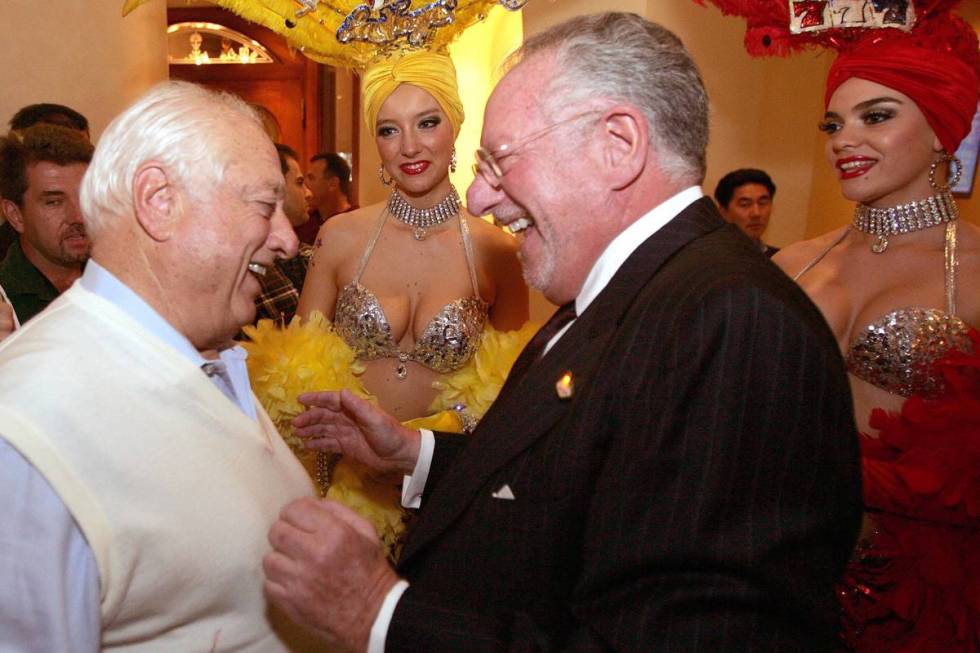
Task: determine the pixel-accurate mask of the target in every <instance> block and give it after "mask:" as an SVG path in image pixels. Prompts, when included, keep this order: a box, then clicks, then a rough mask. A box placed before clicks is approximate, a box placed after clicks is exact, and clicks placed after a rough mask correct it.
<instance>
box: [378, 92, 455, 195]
mask: <svg viewBox="0 0 980 653" xmlns="http://www.w3.org/2000/svg"><path fill="white" fill-rule="evenodd" d="M375 140H376V142H377V144H378V153H379V154H380V155H381V163H382V164H383V165H384V167H385V170H386V171H387V173H388V174H389V175H391V177H392V178H393V179H394V180H395V183H396V184H397V185H398V188H399V190H401V191H402V193H403V194H404V195H405V196H406V197H407V198H408V199H409V201H412V200H413V199H414V200H417V201H413V202H412V203H413V204H417V205H418V206H421V207H425V206H432V205H434V204H435V203H436V202H438V201H439V200H441V199H442V198H443V197H444V196H445V195H446V193H448V192H449V176H448V175H449V162H450V159H451V158H452V149H453V128H452V125H451V124H450V123H449V120H448V119H447V118H446V114H445V113H443V111H442V109H441V108H440V107H439V103H438V102H436V100H435V98H434V97H432V95H430V94H429V93H428V91H426V90H424V89H422V88H419V87H418V86H412V85H411V84H402V85H401V86H399V87H398V88H396V89H395V90H394V91H393V92H392V94H391V95H389V96H388V99H387V100H385V102H384V104H383V105H381V111H379V112H378V122H377V128H376V131H375Z"/></svg>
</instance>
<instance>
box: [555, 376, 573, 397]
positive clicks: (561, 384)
mask: <svg viewBox="0 0 980 653" xmlns="http://www.w3.org/2000/svg"><path fill="white" fill-rule="evenodd" d="M555 392H556V393H557V394H558V398H559V399H571V398H572V394H573V393H574V392H575V383H574V381H572V371H571V370H568V371H566V372H565V373H564V374H562V375H561V378H560V379H558V380H557V381H556V382H555Z"/></svg>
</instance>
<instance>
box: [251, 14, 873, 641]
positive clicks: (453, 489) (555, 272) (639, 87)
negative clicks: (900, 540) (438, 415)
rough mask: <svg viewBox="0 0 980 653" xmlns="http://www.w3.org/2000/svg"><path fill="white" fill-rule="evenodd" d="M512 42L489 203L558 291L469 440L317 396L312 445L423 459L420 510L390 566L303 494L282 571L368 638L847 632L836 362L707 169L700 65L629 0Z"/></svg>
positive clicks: (316, 608) (855, 478)
mask: <svg viewBox="0 0 980 653" xmlns="http://www.w3.org/2000/svg"><path fill="white" fill-rule="evenodd" d="M520 56H521V58H520V60H519V62H518V63H517V65H516V66H515V67H514V68H512V69H511V70H510V72H509V73H507V75H506V76H505V77H504V78H503V80H502V81H501V82H500V84H499V85H498V86H497V89H496V90H495V91H494V93H493V95H492V97H491V99H490V101H489V103H488V105H487V111H486V119H485V123H484V129H483V138H482V144H483V149H482V150H481V151H480V153H479V165H478V168H479V174H478V175H477V178H476V180H475V182H474V183H473V185H472V186H471V187H470V189H469V193H468V200H469V207H470V210H471V211H473V212H474V213H477V214H485V213H493V215H494V216H495V217H496V219H497V220H498V221H499V222H501V223H504V224H507V225H509V226H510V227H511V229H513V230H514V231H516V232H519V233H520V236H519V237H520V238H521V239H522V244H521V259H522V265H523V267H524V272H525V277H526V279H527V280H528V281H529V283H531V284H532V285H534V286H535V287H537V288H539V289H540V290H541V291H542V292H543V293H544V294H545V296H546V297H548V299H550V300H551V301H553V302H554V303H556V304H560V305H562V308H561V309H559V311H558V313H557V314H556V317H555V318H553V319H552V320H551V321H550V322H549V323H548V324H546V325H545V327H544V328H543V329H542V334H539V335H541V337H536V338H535V339H534V340H533V341H532V342H531V344H529V345H528V347H527V349H525V351H524V352H523V353H522V354H521V356H520V358H519V359H518V360H517V362H516V363H515V365H514V369H513V370H512V371H511V374H510V377H509V378H508V381H507V383H506V384H505V386H504V388H503V389H502V391H501V393H500V396H499V397H498V399H497V401H496V402H495V404H494V405H493V407H492V408H491V409H490V411H489V412H488V413H487V414H486V416H485V417H484V418H483V421H482V422H481V423H480V425H479V426H478V427H477V429H476V431H475V433H474V434H473V436H472V438H471V439H469V440H467V439H465V438H462V437H459V436H443V435H440V434H435V436H434V437H433V436H432V435H431V434H428V433H421V434H420V433H419V432H416V431H409V430H407V429H404V428H402V427H401V426H400V425H399V424H398V423H397V422H395V421H394V420H393V419H392V418H390V417H388V416H387V415H384V414H383V413H381V412H379V411H378V410H376V409H374V407H373V406H371V405H370V404H368V403H366V402H363V401H361V400H359V399H357V398H356V397H354V396H352V395H350V394H349V393H347V392H344V393H342V394H335V393H317V394H314V395H309V396H306V397H304V398H303V400H304V402H305V403H307V404H309V405H310V406H312V408H311V409H310V410H309V411H308V412H307V413H305V414H304V415H303V416H301V417H300V418H298V419H297V421H296V423H297V426H299V427H300V428H299V432H300V433H301V434H302V435H305V436H308V437H311V438H312V440H311V445H312V446H319V447H323V448H327V449H331V450H336V451H342V452H343V453H345V454H348V455H353V456H355V457H357V458H359V459H361V460H363V461H365V462H366V463H367V464H369V465H371V466H373V467H374V468H376V469H378V470H379V471H380V472H396V473H408V474H410V476H409V477H408V478H407V479H406V485H405V488H404V494H405V496H404V499H405V501H406V503H407V504H409V505H411V504H412V503H413V502H415V501H416V500H417V499H419V498H420V503H421V511H420V513H419V519H418V522H417V524H416V527H415V528H414V530H413V531H412V532H411V534H410V535H409V538H408V541H407V543H406V544H405V547H404V549H403V552H402V555H401V559H400V561H399V564H398V568H397V574H396V572H395V570H393V569H391V567H390V566H389V565H387V564H386V563H385V561H384V557H383V553H382V552H381V548H380V547H379V545H378V543H377V539H376V536H375V535H374V533H372V529H371V528H370V526H368V525H367V523H366V522H364V521H363V520H361V519H360V518H358V517H356V516H355V515H353V513H352V512H350V511H349V510H347V509H345V508H344V507H342V506H340V505H338V504H335V503H331V502H319V501H315V500H312V499H310V500H301V501H298V502H295V503H293V504H291V505H290V506H288V507H287V508H285V509H284V511H283V513H282V516H281V519H280V521H279V522H277V524H276V525H275V526H273V528H272V529H271V531H270V534H269V539H270V542H271V543H272V545H273V548H274V551H273V552H272V553H271V554H269V555H268V556H267V557H266V559H265V569H266V574H267V583H266V591H267V593H268V594H269V596H270V597H271V598H272V599H273V600H274V601H275V602H277V603H279V604H280V605H281V606H282V607H284V608H285V609H286V610H287V611H288V612H289V613H290V614H291V616H292V617H293V618H294V619H296V620H297V621H300V622H301V623H304V624H306V625H307V626H309V627H312V628H314V629H316V630H318V631H319V632H321V633H323V634H325V635H327V636H329V637H331V638H333V639H335V640H337V641H339V642H340V643H342V644H343V645H344V646H346V647H348V648H350V649H352V650H357V651H362V650H372V651H373V650H388V651H499V650H518V651H526V650H527V651H529V650H561V651H570V650H589V651H593V650H608V649H611V650H623V651H625V650H632V651H658V652H662V651H683V652H685V653H689V652H690V651H712V652H717V651H804V650H806V651H809V650H829V649H831V648H832V646H833V644H834V635H835V631H836V608H835V605H834V597H833V583H834V580H835V578H836V577H837V576H838V574H839V573H840V571H841V570H842V569H843V566H844V563H845V561H846V560H847V558H848V556H849V554H850V552H851V548H852V545H853V544H854V541H855V537H856V533H857V527H858V524H859V519H860V487H859V486H860V478H859V467H858V459H857V437H856V431H855V427H854V420H853V417H852V409H851V404H850V399H849V397H850V394H849V391H848V387H847V381H846V378H845V373H844V367H843V363H842V361H841V358H840V355H839V353H838V349H837V346H836V343H835V342H834V338H833V336H832V335H831V333H830V331H829V330H828V328H827V327H826V325H825V323H824V321H823V319H822V318H821V317H820V314H819V312H818V311H817V310H816V308H815V307H814V306H813V305H812V304H811V303H810V302H809V301H808V300H807V298H806V297H805V296H804V295H803V293H802V292H801V291H800V290H799V289H798V288H797V287H796V286H795V285H794V284H793V283H792V282H791V281H790V280H789V279H788V278H787V277H785V276H784V275H783V274H781V273H780V272H779V271H778V270H777V269H776V268H775V267H774V266H773V265H772V264H771V263H770V262H769V261H768V260H767V259H765V258H763V257H760V256H759V255H758V252H756V251H755V250H754V248H753V246H752V243H751V242H749V241H748V240H747V239H745V238H744V237H742V236H741V235H739V234H738V233H737V231H736V230H735V227H733V226H726V224H725V223H724V222H723V221H722V219H721V218H720V217H719V216H718V214H717V211H716V210H715V208H714V205H713V203H712V202H711V200H710V199H708V198H705V197H703V194H702V192H701V189H700V188H699V187H698V184H699V183H700V181H701V179H702V178H703V173H704V152H705V145H706V143H707V98H706V96H705V92H704V88H703V85H702V82H701V79H700V76H699V74H698V71H697V69H696V67H695V66H694V64H693V62H692V61H691V59H690V57H689V55H688V54H687V52H686V51H685V50H684V48H683V46H682V44H681V43H680V41H678V40H677V38H676V37H675V36H674V35H673V34H671V33H670V32H668V31H667V30H665V29H663V28H661V27H660V26H658V25H654V24H652V23H649V22H647V21H646V20H644V19H642V18H640V17H638V16H636V15H633V14H599V15H595V16H588V17H581V18H577V19H573V20H572V21H569V22H568V23H565V24H563V25H560V26H558V27H555V28H553V29H552V30H549V31H548V32H546V33H543V34H540V35H538V36H535V37H533V38H532V39H530V40H529V41H528V42H527V43H526V44H525V45H524V47H523V48H522V51H521V55H520ZM573 309H574V310H573ZM576 315H577V317H575V316H576ZM569 318H573V321H571V322H567V319H569ZM562 322H565V324H562ZM542 353H543V355H542ZM420 487H421V488H422V489H421V496H420V497H419V496H418V495H419V494H420V489H419V488H420ZM399 576H400V577H401V578H399Z"/></svg>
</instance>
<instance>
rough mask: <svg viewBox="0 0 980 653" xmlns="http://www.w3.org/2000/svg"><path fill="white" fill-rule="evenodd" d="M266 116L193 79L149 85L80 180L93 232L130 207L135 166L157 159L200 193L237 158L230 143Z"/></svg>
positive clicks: (175, 178) (193, 191) (188, 189)
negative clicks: (231, 137)
mask: <svg viewBox="0 0 980 653" xmlns="http://www.w3.org/2000/svg"><path fill="white" fill-rule="evenodd" d="M249 122H251V123H254V124H255V126H256V127H257V128H258V129H259V130H261V129H262V122H261V120H260V119H259V117H258V116H257V115H256V113H255V111H254V110H253V109H252V108H251V107H249V106H248V104H246V103H245V102H244V101H243V100H242V99H241V98H239V97H237V96H235V95H231V94H229V93H223V92H216V91H211V90H208V89H206V88H204V87H203V86H198V85H197V84H191V83H188V82H163V83H161V84H158V85H156V86H154V87H153V88H151V89H150V90H149V91H147V92H146V93H145V94H144V95H143V96H141V97H140V98H139V99H138V100H136V102H135V103H133V104H132V105H130V106H129V107H128V108H127V109H126V110H125V111H123V112H122V113H121V114H119V115H118V116H117V117H116V118H115V119H114V120H113V121H112V122H111V123H110V124H109V126H108V127H107V128H106V130H105V132H104V133H103V134H102V137H101V138H100V139H99V144H98V146H97V147H96V148H95V154H94V155H93V157H92V163H91V164H90V165H89V168H88V172H86V174H85V178H84V179H83V180H82V187H81V198H80V202H81V209H82V214H83V216H84V217H85V225H86V228H88V229H89V231H90V232H92V233H93V234H95V233H97V232H98V231H99V230H101V229H106V228H110V227H111V226H112V225H113V224H115V222H116V220H118V219H119V218H121V217H122V216H125V215H129V214H132V213H133V200H134V198H133V181H134V179H135V176H136V171H137V169H138V168H139V167H140V166H141V165H143V164H144V163H147V162H150V161H155V162H158V163H159V164H160V166H161V167H162V168H164V169H165V170H167V172H168V173H169V174H170V175H172V176H173V177H172V181H174V182H175V183H177V184H178V185H179V186H180V187H181V188H183V189H184V190H185V192H190V193H191V194H192V196H195V197H200V196H202V195H203V194H204V193H206V192H208V189H210V188H213V187H214V186H215V185H217V184H220V183H221V182H222V180H223V179H224V173H225V170H226V168H227V167H228V164H230V163H231V162H232V160H231V155H230V154H228V153H227V148H226V147H225V142H226V140H225V139H227V138H228V135H229V134H233V133H235V132H236V131H239V130H240V129H241V127H242V125H243V124H248V123H249Z"/></svg>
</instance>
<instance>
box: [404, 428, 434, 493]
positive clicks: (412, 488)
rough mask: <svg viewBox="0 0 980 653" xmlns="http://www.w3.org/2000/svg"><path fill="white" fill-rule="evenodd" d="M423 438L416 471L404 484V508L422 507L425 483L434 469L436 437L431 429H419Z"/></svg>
mask: <svg viewBox="0 0 980 653" xmlns="http://www.w3.org/2000/svg"><path fill="white" fill-rule="evenodd" d="M419 434H420V435H421V436H422V437H421V439H420V442H419V459H418V460H417V461H415V469H413V470H412V475H411V476H407V475H406V476H405V481H404V482H403V483H402V507H403V508H418V507H420V506H421V505H422V492H423V491H424V490H425V482H426V481H427V480H429V469H430V468H431V467H432V454H433V452H434V451H435V449H436V436H435V435H433V434H432V431H430V430H429V429H419Z"/></svg>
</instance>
